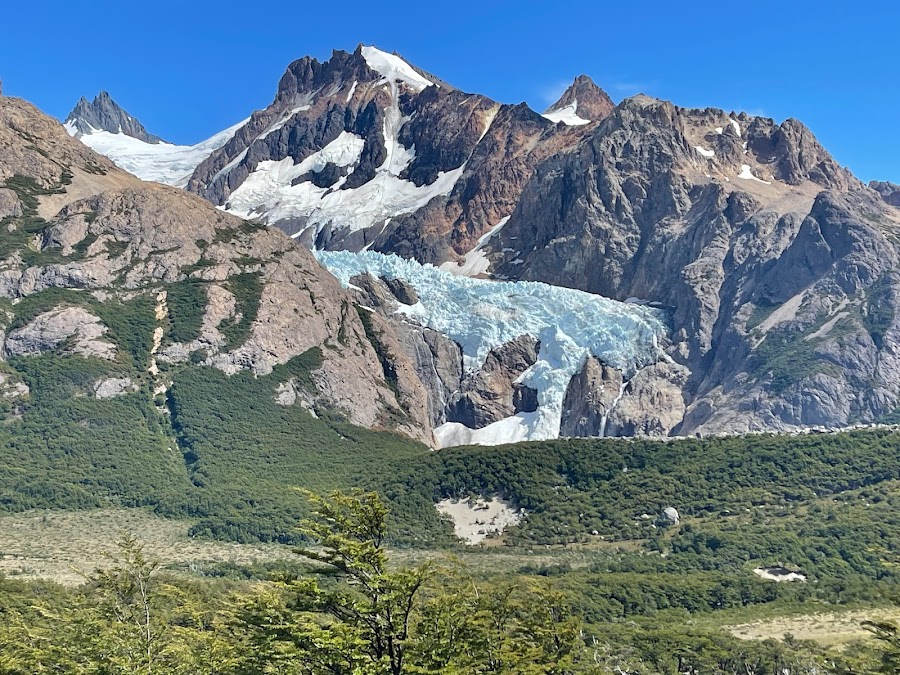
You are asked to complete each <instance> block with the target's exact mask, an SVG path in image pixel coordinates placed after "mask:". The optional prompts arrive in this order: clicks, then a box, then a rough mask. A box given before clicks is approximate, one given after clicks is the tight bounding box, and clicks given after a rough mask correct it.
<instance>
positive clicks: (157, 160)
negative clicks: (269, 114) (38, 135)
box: [63, 120, 248, 187]
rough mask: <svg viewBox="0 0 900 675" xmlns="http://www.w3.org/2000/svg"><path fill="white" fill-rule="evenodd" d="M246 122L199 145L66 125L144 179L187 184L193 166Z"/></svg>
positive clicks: (69, 129)
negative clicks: (157, 140) (155, 140)
mask: <svg viewBox="0 0 900 675" xmlns="http://www.w3.org/2000/svg"><path fill="white" fill-rule="evenodd" d="M247 121H248V120H243V121H241V122H238V123H237V124H235V125H234V126H232V127H229V128H227V129H225V130H224V131H220V132H219V133H217V134H216V135H214V136H212V137H210V138H208V139H206V140H205V141H202V142H201V143H197V144H196V145H173V144H170V143H146V142H144V141H142V140H139V139H137V138H133V137H132V136H128V135H127V134H124V133H112V132H109V131H104V130H102V129H94V128H90V132H89V133H83V132H80V131H79V129H78V128H77V127H76V125H75V123H74V122H73V121H68V122H66V123H65V124H64V125H63V126H64V127H65V129H66V131H67V132H68V133H69V135H70V136H75V137H77V138H78V139H79V140H81V142H82V143H84V144H85V145H86V146H88V147H89V148H91V149H92V150H94V151H96V152H99V153H100V154H101V155H105V156H106V157H109V159H111V160H112V161H113V162H115V164H116V165H117V166H119V167H121V168H122V169H125V171H128V172H130V173H133V174H134V175H135V176H137V177H138V178H140V179H141V180H147V181H153V182H156V183H164V184H166V185H174V186H176V187H184V186H185V185H187V182H188V179H189V178H190V177H191V174H192V173H194V169H196V168H197V166H199V165H200V163H201V162H202V161H203V160H204V159H206V158H207V157H209V156H210V155H211V154H212V153H213V151H214V150H217V149H219V148H221V147H222V146H223V145H225V144H226V143H227V142H228V141H230V140H231V138H232V137H233V136H234V134H235V133H236V132H237V130H238V129H240V128H241V127H242V126H244V125H245V124H246V123H247Z"/></svg>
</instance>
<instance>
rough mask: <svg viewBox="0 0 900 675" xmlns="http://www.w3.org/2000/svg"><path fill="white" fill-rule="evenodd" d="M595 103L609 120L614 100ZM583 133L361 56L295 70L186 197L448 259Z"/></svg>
mask: <svg viewBox="0 0 900 675" xmlns="http://www.w3.org/2000/svg"><path fill="white" fill-rule="evenodd" d="M583 89H584V90H586V89H587V87H586V85H585V86H584V87H582V86H581V85H579V89H578V91H579V92H582V91H583ZM584 97H586V99H585V100H586V103H585V105H588V106H589V109H590V110H591V112H592V114H596V115H597V116H598V117H597V118H598V119H599V116H600V115H602V113H603V104H602V100H601V99H603V98H604V97H605V94H603V93H602V92H601V91H600V90H599V89H597V88H596V87H593V91H591V93H590V94H588V93H584ZM598 101H599V103H598ZM582 133H583V131H582V130H580V129H578V128H576V127H573V128H568V127H567V126H566V125H564V124H560V125H558V126H557V125H555V124H554V123H553V122H552V121H550V120H548V119H545V118H543V117H541V116H540V115H538V114H536V113H535V112H533V111H532V110H530V109H529V108H528V107H527V106H525V105H524V104H522V105H501V104H500V103H497V102H495V101H492V100H491V99H489V98H487V97H485V96H481V95H476V94H467V93H464V92H461V91H459V90H457V89H454V88H453V87H451V86H449V85H448V84H446V83H444V82H442V81H440V80H438V79H437V78H435V77H433V76H431V75H428V74H422V71H419V70H417V69H415V68H413V67H412V66H410V65H409V64H407V63H406V62H405V61H403V60H402V59H401V58H400V57H398V56H397V55H393V54H387V53H385V52H381V51H379V50H377V49H375V48H373V47H362V46H360V47H359V48H357V50H356V51H355V52H353V53H348V52H343V51H335V52H334V54H333V55H332V57H331V58H330V59H329V60H328V61H326V62H324V63H320V62H319V61H317V60H316V59H313V58H309V57H305V58H303V59H300V60H299V61H296V62H294V63H292V64H291V65H290V66H289V67H288V69H287V71H286V73H285V74H284V76H283V77H282V78H281V81H280V82H279V85H278V92H277V94H276V96H275V100H274V101H273V102H272V104H271V105H270V106H269V107H268V108H266V109H265V110H261V111H258V112H255V113H254V114H253V115H252V116H251V118H250V121H249V122H248V123H247V124H246V125H245V126H244V127H243V128H242V129H241V130H240V131H239V132H238V133H236V134H235V136H234V138H233V139H232V140H231V141H229V142H228V143H227V144H226V145H225V146H223V147H222V148H221V149H219V150H217V151H216V152H214V153H212V154H211V155H210V156H209V158H208V159H207V160H206V161H204V162H203V163H202V164H201V165H200V166H198V167H197V170H196V171H195V172H194V175H193V177H192V178H191V180H190V182H189V183H188V190H190V191H192V192H195V193H197V194H199V195H201V196H203V197H205V198H206V199H208V200H210V201H212V202H213V203H215V204H219V205H222V206H224V208H225V210H227V211H232V212H234V213H236V214H239V215H242V216H245V217H253V218H256V219H259V220H261V221H263V222H265V223H267V224H270V225H277V226H279V227H281V228H282V229H284V230H285V231H286V232H288V233H289V234H291V235H293V236H295V237H297V238H298V239H299V240H300V241H301V242H303V243H305V244H306V245H310V246H311V245H315V246H316V247H317V248H327V249H350V250H360V249H362V248H368V249H371V250H376V251H385V252H394V253H398V254H400V255H404V256H407V257H413V258H416V259H418V260H420V261H423V262H435V263H440V262H444V261H446V260H458V259H459V257H460V255H461V254H464V253H466V252H467V251H469V250H470V249H471V248H472V247H473V246H474V245H475V243H476V241H477V240H478V238H479V237H481V236H482V235H484V234H485V233H486V232H487V231H488V230H490V229H491V228H492V227H493V226H495V225H496V224H497V223H498V222H499V221H501V220H502V219H503V218H504V217H506V216H508V215H509V214H510V213H511V212H512V209H513V208H514V207H515V204H516V202H517V200H518V197H519V192H520V190H521V188H522V185H523V184H524V182H525V181H526V180H527V179H528V177H529V176H530V174H531V171H532V169H533V167H534V166H535V165H536V164H537V163H538V162H539V161H541V160H543V159H545V158H546V157H548V156H550V155H552V154H553V153H555V152H557V151H559V150H560V149H562V148H564V147H567V146H569V145H571V144H573V143H574V142H575V141H576V140H577V138H579V137H580V134H582Z"/></svg>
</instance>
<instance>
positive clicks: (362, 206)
mask: <svg viewBox="0 0 900 675" xmlns="http://www.w3.org/2000/svg"><path fill="white" fill-rule="evenodd" d="M366 49H367V48H364V50H363V51H364V52H365V50H366ZM375 51H378V50H375ZM379 53H380V54H384V53H383V52H379ZM384 56H391V55H390V54H384ZM391 58H392V59H397V60H399V59H398V58H397V57H394V56H391ZM391 63H392V62H391ZM401 63H402V62H401ZM370 65H371V64H370ZM385 68H386V70H385V72H387V73H392V74H395V75H397V77H398V78H399V77H400V76H401V75H402V76H403V77H407V76H408V74H404V73H403V71H402V69H399V70H398V68H394V69H393V70H388V69H387V67H385ZM412 72H413V73H414V74H415V71H412ZM385 84H386V86H389V87H390V90H391V98H392V105H391V107H390V108H388V109H387V110H386V111H385V116H384V127H383V130H382V131H383V136H384V142H385V150H386V152H387V158H386V159H385V160H384V162H383V163H382V165H381V166H379V167H378V169H377V172H376V174H375V177H374V178H372V179H371V180H370V181H368V182H367V183H365V184H363V185H361V186H360V187H358V188H355V189H347V190H342V189H341V186H342V185H343V184H344V182H345V180H346V178H341V179H340V180H338V182H337V183H335V184H334V185H332V186H331V187H324V188H322V187H318V186H317V185H315V184H314V183H312V182H310V181H306V182H302V183H297V184H296V185H294V184H293V183H294V180H295V179H296V178H298V177H300V176H302V175H303V174H305V173H310V172H313V173H319V172H320V171H322V170H323V169H324V168H325V166H326V165H327V164H329V163H332V164H335V165H337V166H339V167H344V168H348V171H347V175H349V174H350V173H352V172H353V170H354V169H355V168H356V166H357V164H358V163H359V160H360V156H361V155H362V152H363V148H364V141H363V139H362V138H360V137H359V136H356V135H354V134H351V133H349V132H347V131H344V132H342V133H341V134H340V135H339V136H338V137H337V138H336V139H335V140H333V141H332V142H331V143H329V144H328V145H326V146H325V147H324V148H322V149H321V150H319V151H318V152H315V153H313V154H312V155H310V156H309V157H307V158H306V159H304V160H303V161H301V162H300V163H298V164H295V163H294V160H293V159H291V158H290V157H285V158H284V159H282V160H280V161H263V162H260V163H259V165H258V166H257V167H256V169H255V170H254V171H253V172H251V173H250V175H249V176H248V177H247V179H246V180H245V181H244V182H243V183H242V184H241V185H240V187H238V188H237V189H236V190H235V191H234V192H233V193H231V195H230V196H229V198H228V201H227V202H226V204H225V207H224V208H225V210H226V211H228V212H229V213H233V214H235V215H236V216H240V217H241V218H254V219H258V220H261V221H262V222H265V223H267V224H269V225H274V224H276V223H278V222H282V221H287V220H297V221H301V222H303V223H304V224H305V227H304V228H303V229H302V230H300V231H299V232H296V233H295V234H294V236H295V237H301V236H303V235H304V233H306V232H307V231H309V230H310V229H311V230H312V231H313V232H314V233H315V235H316V236H318V234H319V233H320V232H321V231H322V230H323V229H324V228H325V227H326V226H329V225H330V226H332V228H334V229H336V230H340V229H346V230H348V231H350V232H355V231H357V230H365V229H369V228H371V227H375V226H376V225H381V226H382V230H383V229H384V227H386V226H387V223H388V222H389V221H390V219H391V218H393V217H394V216H398V215H402V214H404V213H412V212H413V211H417V210H418V209H420V208H422V207H423V206H425V205H426V204H427V203H428V202H430V201H431V200H432V199H434V198H435V197H439V196H442V195H448V194H450V192H451V191H452V190H453V186H454V185H456V182H457V181H458V180H459V178H460V176H462V174H463V171H465V168H466V165H465V163H463V164H462V165H461V166H459V167H457V168H456V169H453V170H452V171H446V172H440V173H438V175H437V178H436V179H435V181H434V182H433V183H431V184H430V185H416V184H415V183H413V182H412V181H409V180H406V179H405V178H400V175H401V174H402V173H403V172H404V171H405V170H406V169H407V168H408V167H409V165H410V164H411V163H412V161H413V159H415V156H416V153H415V147H412V148H407V147H405V146H404V145H403V144H402V143H400V141H399V140H398V136H399V133H400V129H401V128H402V127H403V125H404V123H405V122H406V118H405V117H403V116H402V115H401V113H400V105H399V95H400V94H399V88H398V81H397V79H390V80H389V81H387V82H386V83H385ZM429 84H430V83H429ZM313 239H315V237H313Z"/></svg>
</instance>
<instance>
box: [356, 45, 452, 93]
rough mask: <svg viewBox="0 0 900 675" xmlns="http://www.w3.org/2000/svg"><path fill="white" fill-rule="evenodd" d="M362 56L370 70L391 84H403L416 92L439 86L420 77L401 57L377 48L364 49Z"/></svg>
mask: <svg viewBox="0 0 900 675" xmlns="http://www.w3.org/2000/svg"><path fill="white" fill-rule="evenodd" d="M362 55H363V58H364V59H365V60H366V63H367V64H368V66H369V68H371V69H372V70H374V71H375V72H376V73H378V74H379V75H382V76H384V77H386V78H387V79H388V80H389V81H391V82H396V81H400V82H403V83H404V84H406V85H408V86H409V87H410V88H411V89H414V90H415V91H422V90H423V89H425V88H426V87H430V86H432V85H434V86H437V85H436V84H435V83H434V82H432V81H431V80H429V79H427V78H425V77H423V76H422V75H419V73H418V72H417V71H416V69H415V68H413V67H412V66H411V65H409V64H408V63H407V62H406V61H404V60H403V59H401V58H400V57H399V56H396V55H394V54H388V53H387V52H383V51H381V50H380V49H376V48H375V47H363V48H362Z"/></svg>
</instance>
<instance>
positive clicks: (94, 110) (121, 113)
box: [66, 91, 163, 144]
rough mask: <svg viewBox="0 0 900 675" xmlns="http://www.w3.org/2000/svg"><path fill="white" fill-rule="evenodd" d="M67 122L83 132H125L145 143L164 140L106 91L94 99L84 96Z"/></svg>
mask: <svg viewBox="0 0 900 675" xmlns="http://www.w3.org/2000/svg"><path fill="white" fill-rule="evenodd" d="M66 124H69V125H70V126H72V127H74V128H75V129H77V130H78V132H79V133H82V134H90V133H91V132H92V131H108V132H110V133H113V134H125V135H126V136H131V137H132V138H136V139H138V140H139V141H144V142H145V143H153V144H156V143H162V142H163V140H162V139H161V138H160V137H159V136H154V135H153V134H151V133H148V132H147V130H146V129H145V128H144V125H143V124H141V123H140V122H139V121H138V120H136V119H135V118H134V117H132V116H131V115H129V114H128V113H127V112H125V110H124V109H123V108H122V107H121V106H120V105H119V104H118V103H116V102H115V101H113V100H112V98H111V97H110V95H109V94H108V93H107V92H105V91H101V92H100V93H99V94H97V95H96V96H95V97H94V100H93V101H88V100H87V99H86V98H84V97H82V98H81V99H80V100H79V101H78V103H77V104H75V107H74V108H73V109H72V112H70V113H69V115H68V116H67V117H66Z"/></svg>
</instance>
